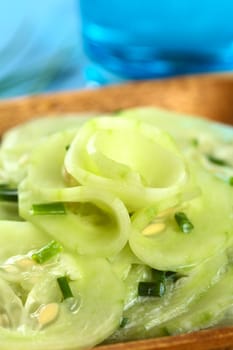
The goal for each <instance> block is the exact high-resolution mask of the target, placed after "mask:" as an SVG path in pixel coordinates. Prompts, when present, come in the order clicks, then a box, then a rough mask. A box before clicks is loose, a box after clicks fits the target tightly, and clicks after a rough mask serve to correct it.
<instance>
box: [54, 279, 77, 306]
mask: <svg viewBox="0 0 233 350" xmlns="http://www.w3.org/2000/svg"><path fill="white" fill-rule="evenodd" d="M57 283H58V285H59V287H60V290H61V292H62V295H63V299H64V300H65V299H68V298H73V297H74V296H73V294H72V291H71V289H70V286H69V282H68V278H67V277H66V276H62V277H58V278H57Z"/></svg>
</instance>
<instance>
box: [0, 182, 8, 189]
mask: <svg viewBox="0 0 233 350" xmlns="http://www.w3.org/2000/svg"><path fill="white" fill-rule="evenodd" d="M6 187H8V188H9V187H10V186H9V185H8V184H7V183H0V188H6Z"/></svg>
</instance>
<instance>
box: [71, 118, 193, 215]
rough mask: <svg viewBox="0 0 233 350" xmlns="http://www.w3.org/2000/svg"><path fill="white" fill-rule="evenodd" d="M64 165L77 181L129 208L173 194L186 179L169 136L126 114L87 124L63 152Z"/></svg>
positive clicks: (182, 165)
mask: <svg viewBox="0 0 233 350" xmlns="http://www.w3.org/2000/svg"><path fill="white" fill-rule="evenodd" d="M126 146H127V147H126ZM65 167H66V169H67V171H68V172H69V173H70V174H71V175H72V176H73V177H74V178H75V179H76V180H77V181H78V182H80V183H81V184H83V185H88V186H98V188H101V189H102V190H103V191H108V192H111V193H113V194H114V195H116V196H117V197H119V198H120V199H121V200H122V201H123V202H124V204H125V205H126V207H127V208H128V210H129V211H134V210H136V209H139V208H142V207H143V206H145V205H149V204H152V203H156V202H158V201H159V200H160V199H162V198H166V197H170V196H172V195H173V194H174V193H177V192H178V191H179V190H180V187H182V185H184V184H185V183H186V181H187V172H186V167H185V164H184V161H183V159H182V157H181V155H180V153H179V151H178V150H177V147H176V145H175V144H174V142H173V141H172V139H171V138H170V137H169V135H168V134H166V133H165V132H163V131H161V130H159V129H157V128H156V127H153V126H148V125H147V124H145V123H143V122H141V121H140V122H139V121H134V120H127V119H126V118H125V119H123V118H116V117H115V118H98V119H93V120H91V121H89V122H88V123H86V124H85V125H84V126H83V127H82V128H81V129H80V130H79V132H78V133H77V136H76V137H75V139H74V140H73V142H72V144H71V146H70V148H69V150H68V152H67V155H66V157H65Z"/></svg>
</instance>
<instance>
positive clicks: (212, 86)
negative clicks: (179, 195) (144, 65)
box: [0, 75, 233, 350]
mask: <svg viewBox="0 0 233 350" xmlns="http://www.w3.org/2000/svg"><path fill="white" fill-rule="evenodd" d="M135 106H157V107H163V108H167V109H170V110H175V111H178V112H183V113H188V114H193V115H195V114H196V115H202V116H204V117H206V118H210V119H212V120H218V121H221V122H223V123H228V124H232V125H233V76H230V75H203V76H189V77H182V78H174V79H167V80H158V81H148V82H139V83H129V84H126V85H119V86H112V87H107V88H102V89H98V90H89V91H88V90H83V91H79V92H70V93H60V94H51V95H40V96H33V97H28V98H20V99H14V100H7V101H2V102H1V103H0V133H3V132H4V131H5V130H7V129H8V128H10V127H12V126H14V125H16V124H19V123H22V122H24V121H26V120H29V119H32V118H34V117H36V116H46V115H48V114H50V115H52V116H54V117H55V116H59V114H62V113H73V112H75V113H76V112H111V111H115V110H118V109H122V108H128V107H135ZM98 349H99V350H133V349H135V350H155V349H161V350H162V349H164V350H165V349H166V350H168V349H171V350H178V349H179V350H184V349H192V350H203V349H207V350H209V349H222V350H223V349H224V350H226V349H228V350H230V349H233V327H232V328H231V327H229V328H224V329H223V328H222V329H215V330H205V331H201V332H196V333H192V334H186V335H181V336H175V337H164V338H158V339H149V340H142V341H137V342H128V343H121V344H114V345H107V346H100V347H98Z"/></svg>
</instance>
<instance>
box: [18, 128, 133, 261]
mask: <svg viewBox="0 0 233 350" xmlns="http://www.w3.org/2000/svg"><path fill="white" fill-rule="evenodd" d="M72 137H73V133H69V132H64V133H60V134H56V135H54V136H52V137H51V138H50V139H49V140H47V142H46V143H45V144H44V145H41V146H40V147H39V148H38V149H36V150H35V151H34V152H33V153H32V156H31V164H30V167H29V169H28V176H27V178H26V179H25V180H24V182H22V183H21V185H20V186H19V209H20V215H21V216H22V217H23V218H25V219H26V220H28V221H30V222H33V223H34V224H35V225H37V226H38V227H40V228H42V229H43V230H45V231H46V232H47V233H48V234H50V235H52V236H53V237H55V238H56V239H57V240H58V241H60V242H62V244H63V245H64V246H65V247H68V248H69V249H71V250H73V251H75V252H78V253H80V254H91V255H95V256H104V257H110V256H112V255H115V254H117V253H118V252H120V251H121V249H122V248H123V247H124V246H125V244H126V243H127V240H128V237H129V233H130V219H129V214H128V212H127V210H126V208H125V206H124V205H123V203H122V202H121V201H120V200H119V199H118V198H115V197H114V196H113V195H112V194H111V193H110V194H109V193H107V192H106V191H103V190H102V189H99V188H95V187H85V186H77V183H76V184H75V187H68V185H69V183H68V184H67V183H66V178H65V176H66V175H64V176H63V161H64V157H65V153H66V149H65V148H66V145H67V143H68V142H69V141H70V140H71V139H72ZM54 202H60V203H64V204H65V207H66V214H65V215H56V219H55V218H54V215H50V214H49V213H48V215H34V213H33V212H32V208H33V205H34V204H41V203H42V204H45V203H54Z"/></svg>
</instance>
